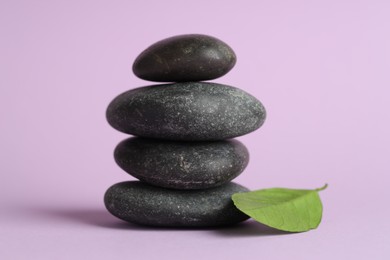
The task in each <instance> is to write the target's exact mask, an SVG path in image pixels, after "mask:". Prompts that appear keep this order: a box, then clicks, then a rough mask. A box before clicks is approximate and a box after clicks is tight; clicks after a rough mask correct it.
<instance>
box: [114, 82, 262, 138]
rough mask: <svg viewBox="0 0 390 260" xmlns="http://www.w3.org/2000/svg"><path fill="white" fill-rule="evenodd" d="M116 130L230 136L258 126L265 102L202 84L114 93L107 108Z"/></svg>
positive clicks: (140, 133)
mask: <svg viewBox="0 0 390 260" xmlns="http://www.w3.org/2000/svg"><path fill="white" fill-rule="evenodd" d="M106 116H107V120H108V122H109V124H110V125H111V126H112V127H114V128H115V129H117V130H119V131H121V132H124V133H127V134H132V135H136V136H142V137H148V138H160V139H169V140H181V141H207V140H222V139H228V138H233V137H237V136H241V135H245V134H247V133H250V132H252V131H254V130H256V129H258V128H259V127H260V126H261V125H262V124H263V122H264V120H265V117H266V112H265V108H264V106H263V105H262V104H261V103H260V101H258V100H257V99H256V98H255V97H253V96H251V95H250V94H248V93H246V92H244V91H243V90H240V89H238V88H235V87H231V86H227V85H222V84H217V83H205V82H183V83H175V84H165V85H153V86H147V87H141V88H137V89H133V90H129V91H127V92H125V93H122V94H121V95H119V96H117V97H116V98H115V99H114V100H113V101H112V102H111V103H110V104H109V106H108V108H107V113H106Z"/></svg>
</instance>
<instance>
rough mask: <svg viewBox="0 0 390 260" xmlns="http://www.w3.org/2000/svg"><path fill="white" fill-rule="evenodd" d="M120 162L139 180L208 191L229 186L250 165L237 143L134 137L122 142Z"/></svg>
mask: <svg viewBox="0 0 390 260" xmlns="http://www.w3.org/2000/svg"><path fill="white" fill-rule="evenodd" d="M114 157H115V161H116V163H117V164H118V165H119V167H121V168H122V169H123V170H124V171H126V172H127V173H129V174H130V175H132V176H134V177H135V178H137V179H139V180H141V181H144V182H147V183H149V184H152V185H155V186H160V187H165V188H172V189H206V188H211V187H217V186H220V185H222V184H225V183H227V182H229V181H231V180H233V179H234V178H235V177H237V176H238V175H239V174H240V173H241V172H242V171H243V170H244V169H245V167H246V166H247V165H248V161H249V153H248V150H247V149H246V147H245V146H244V145H243V144H242V143H240V142H239V141H237V140H226V141H213V142H211V141H208V142H179V141H164V140H159V139H146V138H138V137H135V138H134V137H133V138H129V139H126V140H124V141H122V142H121V143H119V145H118V146H117V147H116V149H115V152H114Z"/></svg>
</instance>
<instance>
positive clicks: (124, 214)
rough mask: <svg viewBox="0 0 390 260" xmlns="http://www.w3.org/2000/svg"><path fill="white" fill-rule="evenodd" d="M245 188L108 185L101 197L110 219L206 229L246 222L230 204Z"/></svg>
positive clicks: (133, 182)
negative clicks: (189, 188)
mask: <svg viewBox="0 0 390 260" xmlns="http://www.w3.org/2000/svg"><path fill="white" fill-rule="evenodd" d="M246 191H248V189H247V188H245V187H243V186H240V185H238V184H235V183H232V182H231V183H228V184H226V185H223V186H220V187H217V188H212V189H207V190H186V191H185V190H171V189H164V188H159V187H155V186H151V185H148V184H145V183H143V182H139V181H128V182H121V183H117V184H115V185H113V186H111V187H110V188H109V189H108V190H107V192H106V194H105V196H104V203H105V205H106V208H107V210H108V211H109V212H110V213H111V214H112V215H114V216H116V217H118V218H120V219H122V220H125V221H128V222H131V223H134V224H141V225H149V226H166V227H208V226H223V225H231V224H236V223H238V222H241V221H244V220H246V219H248V216H246V215H245V214H243V213H242V212H240V211H239V210H238V209H237V208H236V207H235V206H234V204H233V202H232V199H231V196H232V195H233V194H234V193H238V192H246Z"/></svg>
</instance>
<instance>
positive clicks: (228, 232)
mask: <svg viewBox="0 0 390 260" xmlns="http://www.w3.org/2000/svg"><path fill="white" fill-rule="evenodd" d="M215 234H216V235H218V236H223V237H261V236H280V235H289V234H294V233H290V232H285V231H281V230H277V229H274V228H271V227H268V226H266V225H263V224H261V223H258V222H256V221H254V220H252V219H249V220H247V221H245V222H242V223H239V224H237V225H234V226H230V227H225V228H218V229H216V230H215Z"/></svg>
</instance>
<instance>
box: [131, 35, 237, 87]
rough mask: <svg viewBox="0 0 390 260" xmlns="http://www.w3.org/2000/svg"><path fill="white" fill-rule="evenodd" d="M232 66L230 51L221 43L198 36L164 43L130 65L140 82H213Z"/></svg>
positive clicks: (232, 52) (181, 36) (152, 48)
mask: <svg viewBox="0 0 390 260" xmlns="http://www.w3.org/2000/svg"><path fill="white" fill-rule="evenodd" d="M235 63H236V55H235V54H234V51H233V50H232V49H231V48H230V47H229V46H228V45H227V44H226V43H224V42H222V41H221V40H219V39H217V38H215V37H211V36H207V35H201V34H186V35H179V36H174V37H170V38H167V39H164V40H162V41H159V42H156V43H155V44H153V45H151V46H150V47H148V48H147V49H146V50H144V51H143V52H142V53H141V54H140V55H139V56H138V57H137V58H136V60H135V62H134V64H133V72H134V74H135V75H136V76H138V77H140V78H141V79H145V80H151V81H158V82H183V81H202V80H210V79H216V78H218V77H221V76H223V75H225V74H226V73H227V72H229V71H230V70H231V69H232V68H233V66H234V65H235Z"/></svg>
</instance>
